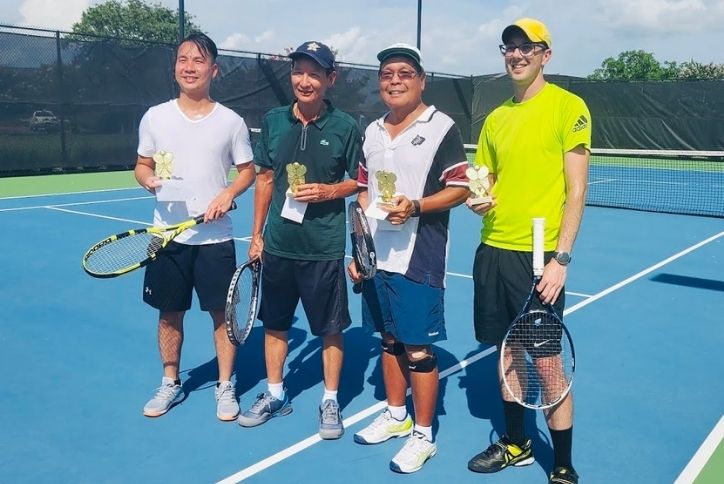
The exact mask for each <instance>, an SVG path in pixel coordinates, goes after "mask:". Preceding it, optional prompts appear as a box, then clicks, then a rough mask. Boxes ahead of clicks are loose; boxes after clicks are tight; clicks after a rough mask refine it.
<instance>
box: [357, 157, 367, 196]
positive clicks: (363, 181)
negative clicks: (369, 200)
mask: <svg viewBox="0 0 724 484" xmlns="http://www.w3.org/2000/svg"><path fill="white" fill-rule="evenodd" d="M368 183H369V172H368V171H367V160H366V159H365V157H364V153H363V154H362V157H361V159H360V160H359V169H358V170H357V186H358V187H361V188H367V184H368Z"/></svg>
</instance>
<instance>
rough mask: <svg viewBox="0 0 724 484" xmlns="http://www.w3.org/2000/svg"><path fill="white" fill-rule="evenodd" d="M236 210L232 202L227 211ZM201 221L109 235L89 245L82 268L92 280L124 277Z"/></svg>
mask: <svg viewBox="0 0 724 484" xmlns="http://www.w3.org/2000/svg"><path fill="white" fill-rule="evenodd" d="M235 208H236V203H235V202H232V204H231V210H234V209H235ZM203 222H204V216H203V215H199V216H198V217H194V218H192V219H190V220H186V221H185V222H181V223H180V224H176V225H171V226H168V227H148V228H143V229H137V230H129V231H128V232H123V233H120V234H116V235H111V236H110V237H107V238H105V239H103V240H101V241H100V242H98V243H97V244H95V245H93V246H92V247H91V248H90V249H88V251H87V252H86V253H85V255H84V256H83V259H82V261H81V263H82V265H83V269H85V271H86V272H87V273H88V274H89V275H90V276H93V277H99V278H109V277H117V276H120V275H123V274H128V273H129V272H131V271H134V270H136V269H138V268H140V267H143V266H146V265H148V264H149V263H151V262H153V261H154V260H155V259H156V255H157V254H158V252H159V251H160V250H162V249H163V248H164V247H166V246H167V245H168V244H169V243H170V242H171V241H172V240H173V239H175V238H176V237H178V236H179V235H180V234H181V233H183V232H184V231H186V230H188V229H190V228H191V227H195V226H196V225H199V224H201V223H203Z"/></svg>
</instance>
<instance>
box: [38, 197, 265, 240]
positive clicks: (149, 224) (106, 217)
mask: <svg viewBox="0 0 724 484" xmlns="http://www.w3.org/2000/svg"><path fill="white" fill-rule="evenodd" d="M69 205H73V204H69ZM42 208H47V209H48V210H57V211H59V212H67V213H72V214H75V215H87V216H89V217H96V218H103V219H106V220H115V221H118V222H128V223H132V224H138V225H146V226H151V225H153V224H151V223H149V222H142V221H140V220H133V219H128V218H119V217H110V216H108V215H99V214H97V213H90V212H80V211H78V210H68V209H67V208H60V206H59V205H48V206H45V207H42ZM234 240H240V241H242V242H251V236H248V237H234Z"/></svg>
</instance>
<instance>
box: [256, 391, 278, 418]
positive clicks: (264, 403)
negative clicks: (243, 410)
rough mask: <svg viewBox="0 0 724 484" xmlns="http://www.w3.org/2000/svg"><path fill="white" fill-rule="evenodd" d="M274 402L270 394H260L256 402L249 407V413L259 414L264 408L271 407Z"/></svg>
mask: <svg viewBox="0 0 724 484" xmlns="http://www.w3.org/2000/svg"><path fill="white" fill-rule="evenodd" d="M272 400H274V397H273V396H272V394H271V393H268V392H267V393H260V394H258V395H257V396H256V402H254V403H253V404H252V406H251V411H252V412H254V413H259V411H261V410H264V408H265V407H271V402H272Z"/></svg>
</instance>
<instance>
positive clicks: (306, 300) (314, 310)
mask: <svg viewBox="0 0 724 484" xmlns="http://www.w3.org/2000/svg"><path fill="white" fill-rule="evenodd" d="M262 262H263V264H262V267H263V269H262V271H261V304H260V306H259V319H260V320H261V321H262V322H263V323H264V328H266V329H272V330H275V331H288V330H289V328H291V326H292V321H293V320H294V311H295V310H296V308H297V304H298V303H299V300H300V299H301V301H302V306H303V307H304V313H305V314H306V315H307V319H308V320H309V327H310V329H311V331H312V334H313V335H315V336H327V335H332V334H337V333H341V332H342V331H343V330H344V329H346V328H348V327H349V325H350V324H352V319H351V318H350V316H349V308H348V301H347V281H346V279H345V272H344V269H345V268H344V259H337V260H325V261H308V260H298V259H287V258H285V257H278V256H276V255H272V254H270V253H268V252H264V255H263V260H262Z"/></svg>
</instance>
